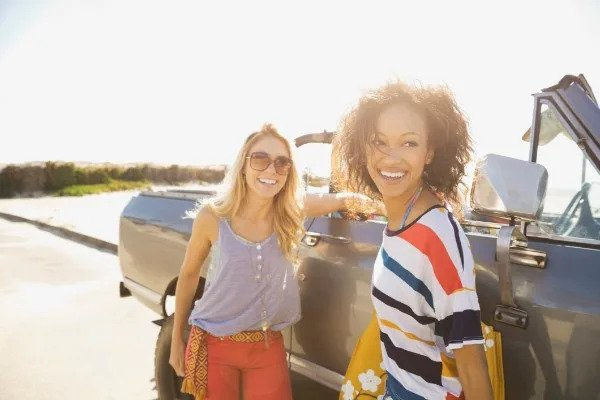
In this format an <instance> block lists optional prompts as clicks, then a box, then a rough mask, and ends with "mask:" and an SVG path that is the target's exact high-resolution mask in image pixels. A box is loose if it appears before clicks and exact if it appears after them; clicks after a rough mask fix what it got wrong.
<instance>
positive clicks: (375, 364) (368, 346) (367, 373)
mask: <svg viewBox="0 0 600 400" xmlns="http://www.w3.org/2000/svg"><path fill="white" fill-rule="evenodd" d="M481 331H482V332H483V337H484V339H485V357H486V360H487V364H488V372H489V375H490V381H491V383H492V390H493V392H494V400H504V370H503V366H502V337H501V336H500V332H497V331H494V329H493V328H492V327H491V326H488V325H486V324H484V323H483V322H482V323H481ZM386 375H387V373H386V371H385V369H383V365H382V356H381V345H380V341H379V325H378V322H377V317H376V315H375V314H373V316H372V317H371V321H370V322H369V325H367V328H366V329H365V330H364V332H363V334H362V335H361V337H360V339H359V340H358V342H357V343H356V346H355V347H354V351H353V353H352V358H351V359H350V364H349V365H348V369H347V370H346V376H345V377H344V382H343V384H342V388H341V392H340V395H339V400H366V399H373V398H374V397H375V398H377V397H378V396H381V395H383V393H384V392H385V378H386Z"/></svg>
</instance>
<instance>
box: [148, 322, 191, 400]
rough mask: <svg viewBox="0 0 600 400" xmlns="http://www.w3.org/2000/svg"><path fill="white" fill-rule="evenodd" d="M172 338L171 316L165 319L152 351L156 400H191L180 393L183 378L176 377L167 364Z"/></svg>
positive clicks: (188, 396)
mask: <svg viewBox="0 0 600 400" xmlns="http://www.w3.org/2000/svg"><path fill="white" fill-rule="evenodd" d="M188 335H189V330H188V329H186V331H185V334H184V339H185V340H186V342H187V338H188ZM172 336H173V315H170V316H169V317H167V318H166V319H165V320H164V321H163V324H162V326H161V328H160V332H159V333H158V339H156V349H155V350H154V378H155V383H156V391H157V392H158V400H193V396H191V395H189V394H186V393H181V391H180V388H181V382H182V380H183V378H181V377H179V376H177V375H176V374H175V371H174V370H173V367H171V365H170V364H169V356H170V355H171V337H172Z"/></svg>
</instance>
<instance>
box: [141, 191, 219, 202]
mask: <svg viewBox="0 0 600 400" xmlns="http://www.w3.org/2000/svg"><path fill="white" fill-rule="evenodd" d="M216 194H217V192H215V191H212V190H195V191H189V192H172V191H168V190H161V191H159V192H152V191H144V192H140V196H149V197H167V198H171V199H183V200H188V199H189V200H196V199H198V198H199V197H200V196H214V195H216Z"/></svg>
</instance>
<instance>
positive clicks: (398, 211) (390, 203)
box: [383, 183, 425, 226]
mask: <svg viewBox="0 0 600 400" xmlns="http://www.w3.org/2000/svg"><path fill="white" fill-rule="evenodd" d="M420 187H421V184H420V183H419V184H418V185H417V186H415V187H413V188H411V189H410V190H407V191H406V192H404V193H402V194H401V195H399V196H394V197H386V196H383V203H384V204H385V209H386V212H387V217H388V223H389V224H390V225H393V226H394V225H396V224H397V223H398V224H399V223H400V222H401V221H402V218H403V217H404V214H405V213H406V210H407V208H408V206H409V203H410V202H411V200H413V197H414V196H415V194H416V193H417V192H418V191H419V188H420ZM423 191H424V192H425V190H423ZM419 197H421V196H419ZM416 200H417V201H418V200H419V199H418V198H417V199H416Z"/></svg>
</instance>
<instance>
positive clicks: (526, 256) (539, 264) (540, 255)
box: [510, 247, 547, 269]
mask: <svg viewBox="0 0 600 400" xmlns="http://www.w3.org/2000/svg"><path fill="white" fill-rule="evenodd" d="M546 259H547V257H546V252H544V251H541V250H535V249H528V248H520V247H519V248H511V249H510V262H511V263H512V264H518V265H523V266H525V267H532V268H541V269H544V268H546Z"/></svg>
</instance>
